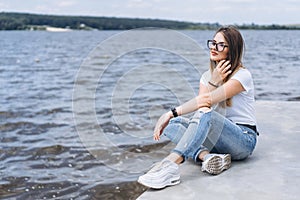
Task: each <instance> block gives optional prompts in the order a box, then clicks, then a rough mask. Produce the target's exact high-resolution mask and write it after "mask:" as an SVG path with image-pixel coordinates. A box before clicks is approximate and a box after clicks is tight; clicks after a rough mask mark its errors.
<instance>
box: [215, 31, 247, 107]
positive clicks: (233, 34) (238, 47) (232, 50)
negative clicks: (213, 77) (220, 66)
mask: <svg viewBox="0 0 300 200" xmlns="http://www.w3.org/2000/svg"><path fill="white" fill-rule="evenodd" d="M217 33H222V35H223V36H224V38H225V41H226V42H227V44H228V49H229V51H228V55H227V60H229V61H230V64H231V71H232V72H231V74H229V75H228V76H227V77H226V78H225V79H224V80H223V83H225V82H227V81H228V80H229V79H230V77H232V76H233V74H235V73H236V72H237V71H238V70H239V68H241V67H243V66H242V55H243V51H244V40H243V37H242V35H241V33H240V32H239V31H238V29H237V28H235V27H234V26H224V27H221V28H219V29H218V30H217V31H216V33H215V35H216V34H217ZM216 65H217V63H216V62H215V61H212V60H210V70H211V72H212V71H213V70H214V68H215V67H216ZM231 105H232V101H231V98H229V99H226V106H231Z"/></svg>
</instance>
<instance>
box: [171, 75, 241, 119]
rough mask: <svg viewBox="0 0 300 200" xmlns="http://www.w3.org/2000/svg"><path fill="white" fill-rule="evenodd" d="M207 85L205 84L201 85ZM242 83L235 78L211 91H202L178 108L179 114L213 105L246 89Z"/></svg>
mask: <svg viewBox="0 0 300 200" xmlns="http://www.w3.org/2000/svg"><path fill="white" fill-rule="evenodd" d="M201 87H205V86H201ZM244 90H245V89H244V88H243V86H242V84H241V83H240V82H239V81H237V80H234V79H231V80H229V81H227V82H226V83H224V84H223V85H222V86H220V87H218V88H217V89H215V90H213V91H211V92H204V93H202V92H200V94H199V95H198V96H196V97H195V98H193V99H191V100H190V101H188V102H186V103H184V104H182V105H180V106H178V107H177V108H176V110H177V113H178V115H185V114H188V113H190V112H193V111H196V110H198V109H199V108H202V107H211V106H212V105H214V104H217V103H219V102H221V101H224V100H226V99H228V98H231V97H233V96H235V95H237V94H238V93H240V92H242V91H244Z"/></svg>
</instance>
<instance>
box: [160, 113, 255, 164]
mask: <svg viewBox="0 0 300 200" xmlns="http://www.w3.org/2000/svg"><path fill="white" fill-rule="evenodd" d="M163 134H164V135H165V136H167V137H168V138H169V139H170V140H171V141H172V142H173V143H175V144H176V147H175V148H174V149H173V152H175V153H177V154H179V155H181V156H182V157H183V159H184V160H186V159H188V158H192V159H193V160H194V161H196V162H199V161H200V160H199V158H198V156H199V154H200V153H201V152H202V151H205V150H206V151H209V152H211V153H221V154H230V155H231V158H232V160H243V159H245V158H247V157H248V156H250V155H251V154H252V152H253V150H254V148H255V145H256V132H255V131H253V130H252V129H250V128H248V127H246V126H243V125H236V124H235V123H233V122H232V121H230V120H228V119H227V118H225V117H224V116H223V115H221V114H219V113H218V112H216V111H213V110H212V111H209V112H206V113H204V112H202V111H196V112H195V114H194V116H193V117H192V118H191V119H188V118H185V117H181V116H180V117H176V118H172V119H171V120H170V122H169V124H168V125H167V127H166V128H165V129H164V131H163Z"/></svg>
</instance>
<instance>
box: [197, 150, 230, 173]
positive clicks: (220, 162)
mask: <svg viewBox="0 0 300 200" xmlns="http://www.w3.org/2000/svg"><path fill="white" fill-rule="evenodd" d="M230 165H231V156H230V154H208V155H206V156H205V157H204V162H203V163H202V168H201V169H202V171H203V172H204V171H206V172H208V173H210V174H213V175H216V174H220V173H221V172H222V171H224V170H226V169H229V167H230Z"/></svg>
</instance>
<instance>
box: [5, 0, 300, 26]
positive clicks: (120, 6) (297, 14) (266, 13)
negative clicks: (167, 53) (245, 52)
mask: <svg viewBox="0 0 300 200" xmlns="http://www.w3.org/2000/svg"><path fill="white" fill-rule="evenodd" d="M3 11H4V12H29V13H39V14H56V15H84V16H108V17H130V18H152V19H171V20H180V21H190V22H210V23H214V22H219V23H221V24H243V23H247V24H248V23H252V22H253V23H256V24H300V1H299V0H228V1H226V0H206V1H204V0H0V12H3Z"/></svg>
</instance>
